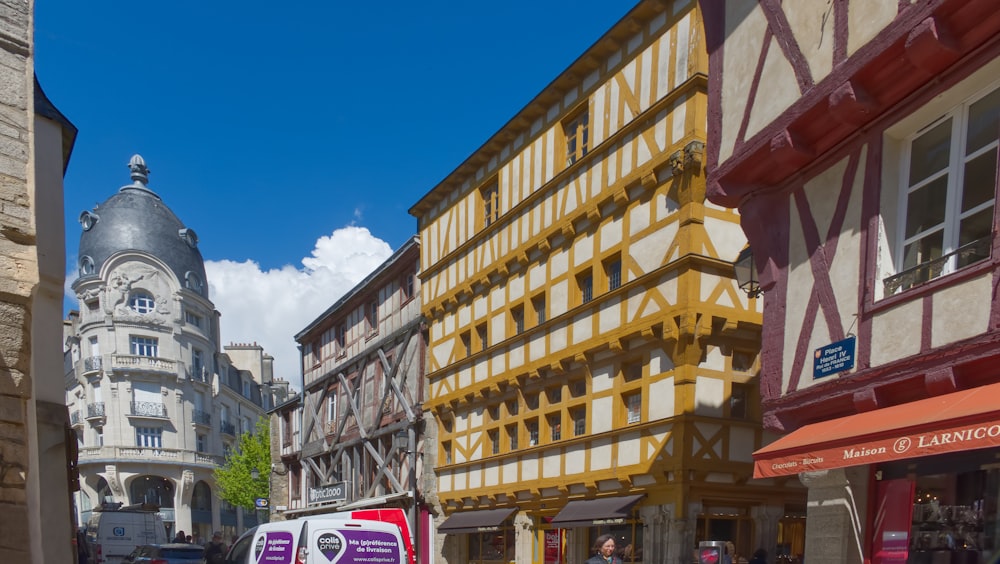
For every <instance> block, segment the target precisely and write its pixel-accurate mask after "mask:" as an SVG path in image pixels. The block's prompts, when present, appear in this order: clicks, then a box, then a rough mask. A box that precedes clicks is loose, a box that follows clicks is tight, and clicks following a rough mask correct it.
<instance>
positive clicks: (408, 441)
mask: <svg viewBox="0 0 1000 564" xmlns="http://www.w3.org/2000/svg"><path fill="white" fill-rule="evenodd" d="M419 250H420V244H419V239H418V238H417V237H411V238H410V239H409V240H408V241H407V242H406V243H405V244H404V245H403V246H402V247H400V248H399V249H398V250H397V251H396V252H395V253H393V255H392V256H391V257H389V258H388V259H387V260H386V261H385V262H384V263H383V264H382V265H380V266H379V267H378V268H376V269H375V271H374V272H372V273H371V274H369V275H368V276H367V277H366V278H365V279H364V280H362V281H361V282H360V283H359V284H357V285H356V286H355V287H354V288H353V289H351V290H350V291H349V292H347V294H345V295H344V296H343V297H341V298H340V299H339V300H337V302H336V303H334V304H333V305H331V306H330V307H329V308H328V309H327V310H326V311H324V312H323V313H322V314H320V315H319V316H317V317H316V319H315V320H313V321H312V322H311V323H309V325H308V326H306V327H305V328H304V329H302V330H301V331H300V332H299V333H298V334H297V335H295V340H296V342H298V344H299V348H300V349H301V351H302V375H303V377H302V386H303V388H302V394H301V397H300V398H297V399H296V400H293V401H291V402H289V403H288V404H287V405H284V406H279V408H278V409H276V410H275V416H274V419H276V420H277V422H278V430H277V433H276V435H277V436H278V441H279V444H276V445H274V446H273V447H272V451H280V458H281V464H280V465H276V466H277V467H276V468H275V472H276V473H279V474H281V475H283V476H284V478H281V479H280V481H282V482H285V483H284V484H283V485H282V486H281V487H279V488H277V491H283V492H284V493H285V495H287V499H272V500H271V501H272V503H274V504H277V505H280V506H282V507H283V509H282V510H281V511H280V512H279V513H280V514H281V517H282V518H289V517H295V516H301V515H310V514H318V513H329V512H336V511H350V510H360V509H379V508H400V509H405V510H406V511H407V515H408V519H409V524H410V532H411V534H412V535H414V536H413V538H411V540H412V541H413V542H414V543H415V547H416V550H417V555H418V556H419V554H420V553H421V552H422V551H425V550H426V548H427V547H428V546H430V544H429V541H427V540H426V538H425V536H426V535H428V534H430V533H429V532H428V531H430V530H432V529H431V528H430V527H429V526H427V525H425V524H422V522H424V521H426V520H427V519H429V512H428V511H427V510H426V507H425V505H424V503H423V501H422V500H423V496H424V495H425V492H426V489H427V488H425V487H424V486H423V484H424V483H425V482H426V481H427V480H426V479H424V478H423V476H422V474H423V472H424V469H425V468H426V469H427V472H428V473H429V472H430V471H431V469H432V468H433V457H432V456H431V457H427V455H426V454H424V455H423V456H418V453H420V452H422V451H425V450H426V448H425V447H424V444H425V443H427V442H428V441H429V442H430V443H431V444H433V441H434V430H435V429H434V425H433V424H430V425H426V424H425V423H424V417H425V413H424V411H423V407H422V405H423V402H424V396H425V388H426V384H425V382H424V366H425V362H426V345H425V342H426V335H425V334H426V327H425V325H424V321H423V318H422V317H421V313H420V280H419V279H418V278H417V272H418V270H419V268H420V253H419ZM426 416H427V417H429V415H426ZM428 430H429V431H428ZM279 445H280V446H279ZM419 561H421V562H423V561H426V559H424V558H419Z"/></svg>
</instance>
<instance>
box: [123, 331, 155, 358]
mask: <svg viewBox="0 0 1000 564" xmlns="http://www.w3.org/2000/svg"><path fill="white" fill-rule="evenodd" d="M128 348H129V353H130V354H131V355H132V356H142V357H146V358H158V356H159V354H160V340H159V339H158V338H156V337H145V336H142V335H129V337H128ZM143 351H146V352H143ZM147 352H148V353H151V354H146V353H147Z"/></svg>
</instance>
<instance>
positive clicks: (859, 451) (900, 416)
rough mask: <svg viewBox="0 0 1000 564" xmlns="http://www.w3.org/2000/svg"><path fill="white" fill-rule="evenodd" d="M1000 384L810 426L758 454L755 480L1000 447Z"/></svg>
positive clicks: (754, 473)
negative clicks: (998, 404) (998, 403)
mask: <svg viewBox="0 0 1000 564" xmlns="http://www.w3.org/2000/svg"><path fill="white" fill-rule="evenodd" d="M997 397H1000V383H996V384H989V385H986V386H979V387H976V388H970V389H968V390H962V391H958V392H952V393H950V394H945V395H941V396H934V397H930V398H926V399H922V400H917V401H912V402H909V403H904V404H901V405H894V406H890V407H885V408H882V409H876V410H874V411H866V412H864V413H856V414H854V415H848V416H846V417H841V418H839V419H830V420H827V421H822V422H819V423H813V424H810V425H806V426H804V427H801V428H799V429H796V430H795V431H792V432H791V433H789V434H787V435H785V436H784V437H781V438H780V439H778V440H776V441H774V442H773V443H771V444H769V445H767V446H766V447H764V448H762V449H760V450H758V451H757V452H755V453H753V458H754V469H753V477H754V478H772V477H775V476H787V475H791V474H798V473H799V472H814V471H817V470H829V469H831V468H844V467H846V466H859V465H862V464H877V463H880V462H890V461H893V460H903V459H907V458H917V457H921V456H930V455H934V454H943V453H946V452H957V451H964V450H973V449H980V448H996V447H998V446H1000V408H998V407H997V401H996V398H997Z"/></svg>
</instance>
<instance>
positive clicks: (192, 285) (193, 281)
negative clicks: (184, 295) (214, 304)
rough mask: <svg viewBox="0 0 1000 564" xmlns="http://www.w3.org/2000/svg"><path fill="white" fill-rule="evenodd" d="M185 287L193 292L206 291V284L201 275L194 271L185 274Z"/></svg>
mask: <svg viewBox="0 0 1000 564" xmlns="http://www.w3.org/2000/svg"><path fill="white" fill-rule="evenodd" d="M184 287H185V288H187V289H188V290H191V291H193V292H198V293H199V294H201V293H203V292H204V289H205V284H204V283H203V282H202V281H201V276H198V275H197V274H195V273H194V272H191V271H188V272H187V273H186V274H185V275H184Z"/></svg>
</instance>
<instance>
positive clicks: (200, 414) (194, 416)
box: [191, 409, 212, 425]
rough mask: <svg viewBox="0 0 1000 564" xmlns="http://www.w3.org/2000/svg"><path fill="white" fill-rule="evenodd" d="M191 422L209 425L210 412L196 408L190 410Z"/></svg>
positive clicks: (210, 420)
mask: <svg viewBox="0 0 1000 564" xmlns="http://www.w3.org/2000/svg"><path fill="white" fill-rule="evenodd" d="M191 422H192V423H194V424H196V425H211V424H212V414H211V413H209V412H207V411H202V410H200V409H196V410H194V411H193V412H191Z"/></svg>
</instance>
